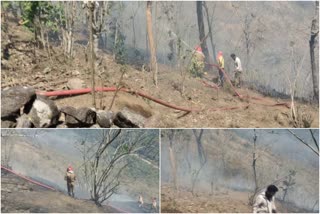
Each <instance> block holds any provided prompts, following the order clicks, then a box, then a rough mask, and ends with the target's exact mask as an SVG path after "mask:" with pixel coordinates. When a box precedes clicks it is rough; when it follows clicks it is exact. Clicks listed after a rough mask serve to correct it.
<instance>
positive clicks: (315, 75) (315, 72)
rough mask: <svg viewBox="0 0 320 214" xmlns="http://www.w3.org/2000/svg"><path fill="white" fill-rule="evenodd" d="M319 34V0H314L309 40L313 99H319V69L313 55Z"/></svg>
mask: <svg viewBox="0 0 320 214" xmlns="http://www.w3.org/2000/svg"><path fill="white" fill-rule="evenodd" d="M318 34H319V1H315V16H314V18H313V20H312V22H311V36H310V40H309V46H310V59H311V72H312V80H313V93H314V99H316V100H318V101H319V69H318V66H317V65H316V61H317V60H316V58H315V56H314V49H315V47H316V46H317V43H318V41H317V38H318Z"/></svg>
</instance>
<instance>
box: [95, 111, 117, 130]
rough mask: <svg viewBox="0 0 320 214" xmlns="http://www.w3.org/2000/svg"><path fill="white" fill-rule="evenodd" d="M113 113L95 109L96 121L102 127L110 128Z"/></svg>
mask: <svg viewBox="0 0 320 214" xmlns="http://www.w3.org/2000/svg"><path fill="white" fill-rule="evenodd" d="M113 119H114V113H113V112H112V111H103V110H98V111H97V123H98V124H99V126H100V127H102V128H110V127H111V126H112V124H113Z"/></svg>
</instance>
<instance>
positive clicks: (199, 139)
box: [192, 129, 207, 165]
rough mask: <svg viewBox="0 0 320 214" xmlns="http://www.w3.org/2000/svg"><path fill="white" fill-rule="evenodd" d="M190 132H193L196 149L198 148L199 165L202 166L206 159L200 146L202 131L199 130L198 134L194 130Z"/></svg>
mask: <svg viewBox="0 0 320 214" xmlns="http://www.w3.org/2000/svg"><path fill="white" fill-rule="evenodd" d="M192 131H193V134H194V137H195V138H196V143H197V147H198V156H199V162H200V165H202V164H204V163H205V162H206V159H207V157H206V154H205V152H204V149H203V145H202V135H203V129H200V130H199V134H198V132H197V130H196V129H192Z"/></svg>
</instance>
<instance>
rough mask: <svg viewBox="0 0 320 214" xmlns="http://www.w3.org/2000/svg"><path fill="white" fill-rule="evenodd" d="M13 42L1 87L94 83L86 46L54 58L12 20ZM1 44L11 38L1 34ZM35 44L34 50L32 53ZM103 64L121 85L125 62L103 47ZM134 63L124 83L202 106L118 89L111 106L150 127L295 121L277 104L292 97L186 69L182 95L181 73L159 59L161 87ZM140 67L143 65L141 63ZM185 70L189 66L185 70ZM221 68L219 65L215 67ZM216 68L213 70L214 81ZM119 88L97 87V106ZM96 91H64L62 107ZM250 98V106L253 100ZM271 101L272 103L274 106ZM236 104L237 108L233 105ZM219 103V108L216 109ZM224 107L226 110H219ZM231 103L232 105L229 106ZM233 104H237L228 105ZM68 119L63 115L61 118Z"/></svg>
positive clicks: (102, 82)
mask: <svg viewBox="0 0 320 214" xmlns="http://www.w3.org/2000/svg"><path fill="white" fill-rule="evenodd" d="M9 26H10V27H9V29H10V31H9V32H10V35H11V43H12V44H13V45H12V47H11V46H10V47H11V48H10V49H9V51H10V54H11V56H10V58H9V60H2V65H1V66H2V73H1V83H2V85H1V87H2V88H5V87H10V86H14V85H23V86H26V85H29V86H32V87H34V88H35V89H36V90H39V91H53V90H61V89H67V84H66V83H67V81H68V80H69V79H71V78H75V77H77V78H80V79H82V80H84V82H85V83H86V85H87V87H90V85H91V74H90V69H89V67H88V63H87V62H86V60H85V59H86V57H85V53H84V51H83V48H84V46H82V45H80V44H76V45H75V53H76V55H75V58H74V59H73V61H69V60H67V59H66V58H65V57H64V56H63V54H62V50H61V48H60V47H58V46H56V47H52V48H53V49H52V51H53V56H52V57H51V59H49V58H48V57H47V56H46V53H45V51H44V50H41V49H37V48H36V49H34V45H33V44H32V42H31V38H32V33H31V32H29V31H28V30H26V29H25V28H23V27H22V26H17V25H16V24H15V23H14V22H10V23H9ZM2 43H3V44H2V46H5V45H6V41H5V40H2ZM33 50H35V55H34V54H33ZM99 56H100V57H101V59H102V65H101V67H100V68H99V69H98V71H97V84H96V85H97V86H106V87H111V86H116V85H117V84H118V82H119V79H120V76H121V72H120V68H121V65H119V64H117V63H115V61H114V60H113V58H112V55H110V54H107V53H106V52H103V51H100V52H99ZM136 68H137V66H136V65H135V64H129V65H128V66H127V72H126V74H125V75H124V77H123V79H122V82H121V85H122V86H123V87H125V88H129V89H131V90H133V91H144V92H145V93H147V94H148V95H151V96H153V97H155V98H158V99H162V100H164V101H166V102H169V103H170V104H174V105H176V106H180V107H186V108H192V109H197V110H200V111H199V112H197V111H195V112H192V113H189V114H185V112H183V111H177V110H174V109H171V108H168V107H164V106H162V105H159V104H157V103H155V102H152V101H150V100H147V99H144V98H141V97H138V96H135V95H133V94H126V93H123V92H119V93H118V94H117V96H116V99H115V103H114V105H113V106H112V109H111V110H112V111H114V112H118V111H121V110H122V109H123V108H124V107H127V108H129V109H131V110H132V111H134V112H136V113H138V114H141V115H144V116H146V120H145V124H144V126H145V127H155V128H157V127H160V128H168V127H170V128H174V127H235V128H238V127H293V126H294V124H293V123H292V121H291V120H290V109H288V108H286V107H285V106H272V105H277V104H279V103H282V102H289V100H288V99H280V98H273V97H268V96H264V95H262V94H260V93H258V92H257V91H254V90H251V89H249V88H248V87H244V88H242V89H240V90H239V93H240V94H242V95H244V96H249V97H252V96H256V97H262V98H264V99H265V100H264V101H263V102H261V101H259V100H254V99H239V97H236V96H233V95H234V92H233V91H232V90H231V89H230V87H226V88H225V89H220V90H219V91H217V90H215V89H213V88H208V87H206V86H205V85H204V84H203V83H202V82H201V81H200V80H199V79H196V78H192V77H190V76H189V75H186V78H185V81H184V86H185V88H184V93H183V95H181V93H180V91H181V88H182V87H181V75H180V72H177V71H176V70H175V69H173V68H171V67H170V66H166V65H163V64H159V77H158V81H159V84H158V87H154V84H153V83H152V73H150V72H142V71H140V70H137V69H136ZM138 68H139V69H140V68H141V66H140V67H138ZM184 72H186V71H184ZM215 72H216V71H215ZM215 76H216V74H208V76H207V77H206V81H208V82H210V81H211V80H212V79H213V78H215ZM113 96H114V93H110V92H105V93H98V95H97V103H98V104H99V105H98V108H100V109H101V108H107V107H109V105H110V103H111V100H112V99H113ZM90 100H91V95H89V94H87V95H79V96H73V97H70V96H69V97H62V98H60V99H57V100H55V103H56V104H57V106H58V107H59V108H61V107H64V106H73V107H76V108H79V107H92V106H91V102H90ZM248 104H249V106H248ZM270 105H271V106H270ZM296 106H297V107H298V108H299V113H300V114H301V116H304V117H309V118H310V125H311V127H318V126H319V116H318V115H319V112H318V106H317V105H312V104H307V103H302V102H297V103H296ZM234 107H235V109H233V108H234ZM216 108H218V110H217V109H216ZM219 108H222V109H223V110H219ZM224 108H227V109H224ZM228 108H231V109H233V110H230V109H229V110H228ZM61 120H63V118H61Z"/></svg>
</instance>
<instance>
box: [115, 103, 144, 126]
mask: <svg viewBox="0 0 320 214" xmlns="http://www.w3.org/2000/svg"><path fill="white" fill-rule="evenodd" d="M145 122H146V118H145V117H143V116H142V115H140V114H138V113H136V112H134V111H132V110H130V109H128V108H127V107H125V108H123V109H122V110H121V111H120V112H118V113H117V115H116V117H115V119H114V120H113V123H114V124H115V125H116V126H118V127H120V128H144V126H145Z"/></svg>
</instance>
